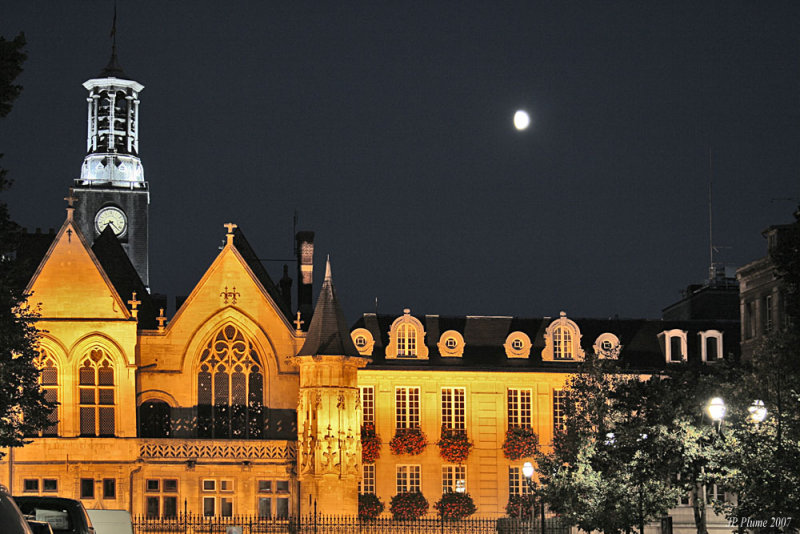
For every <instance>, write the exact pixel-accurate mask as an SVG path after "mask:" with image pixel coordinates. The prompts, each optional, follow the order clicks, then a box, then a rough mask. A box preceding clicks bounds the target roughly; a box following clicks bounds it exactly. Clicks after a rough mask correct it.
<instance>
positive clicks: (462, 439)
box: [436, 427, 472, 464]
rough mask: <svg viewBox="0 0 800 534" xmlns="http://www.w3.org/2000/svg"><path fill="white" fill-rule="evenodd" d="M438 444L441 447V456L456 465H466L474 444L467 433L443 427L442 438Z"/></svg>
mask: <svg viewBox="0 0 800 534" xmlns="http://www.w3.org/2000/svg"><path fill="white" fill-rule="evenodd" d="M436 444H437V445H438V446H439V455H440V456H441V457H442V458H444V459H445V460H447V461H448V462H450V463H454V464H461V463H464V461H465V460H466V459H467V457H468V456H469V451H470V449H471V448H472V442H470V440H469V439H467V433H466V431H464V430H452V429H447V428H444V427H442V437H441V438H440V439H439V441H437V442H436Z"/></svg>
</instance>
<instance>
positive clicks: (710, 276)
mask: <svg viewBox="0 0 800 534" xmlns="http://www.w3.org/2000/svg"><path fill="white" fill-rule="evenodd" d="M713 184H714V166H713V165H712V163H711V140H710V139H709V141H708V261H709V268H708V279H709V282H712V281H713V280H714V278H715V276H714V275H715V271H716V269H715V267H714V225H713V215H712V209H711V207H712V198H713V197H712V192H713Z"/></svg>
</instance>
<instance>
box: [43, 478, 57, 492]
mask: <svg viewBox="0 0 800 534" xmlns="http://www.w3.org/2000/svg"><path fill="white" fill-rule="evenodd" d="M42 486H44V488H43V489H44V491H58V480H56V479H55V478H45V479H44V480H43V481H42Z"/></svg>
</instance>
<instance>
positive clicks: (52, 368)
mask: <svg viewBox="0 0 800 534" xmlns="http://www.w3.org/2000/svg"><path fill="white" fill-rule="evenodd" d="M36 364H37V366H38V367H39V384H40V385H41V388H42V391H43V392H44V398H45V400H46V401H48V402H58V396H59V395H58V366H57V365H56V360H55V358H54V357H53V355H52V354H50V353H49V352H48V351H46V350H44V349H42V350H41V351H40V352H39V358H37V361H36ZM47 420H48V421H49V422H50V424H49V425H48V426H47V427H45V428H44V429H42V431H41V435H42V436H44V437H47V436H58V406H55V407H54V408H53V410H52V411H51V412H50V414H49V415H48V416H47Z"/></svg>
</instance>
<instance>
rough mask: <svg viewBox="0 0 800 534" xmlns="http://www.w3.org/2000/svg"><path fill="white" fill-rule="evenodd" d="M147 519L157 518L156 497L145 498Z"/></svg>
mask: <svg viewBox="0 0 800 534" xmlns="http://www.w3.org/2000/svg"><path fill="white" fill-rule="evenodd" d="M146 513H147V517H158V497H148V498H147V512H146Z"/></svg>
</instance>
